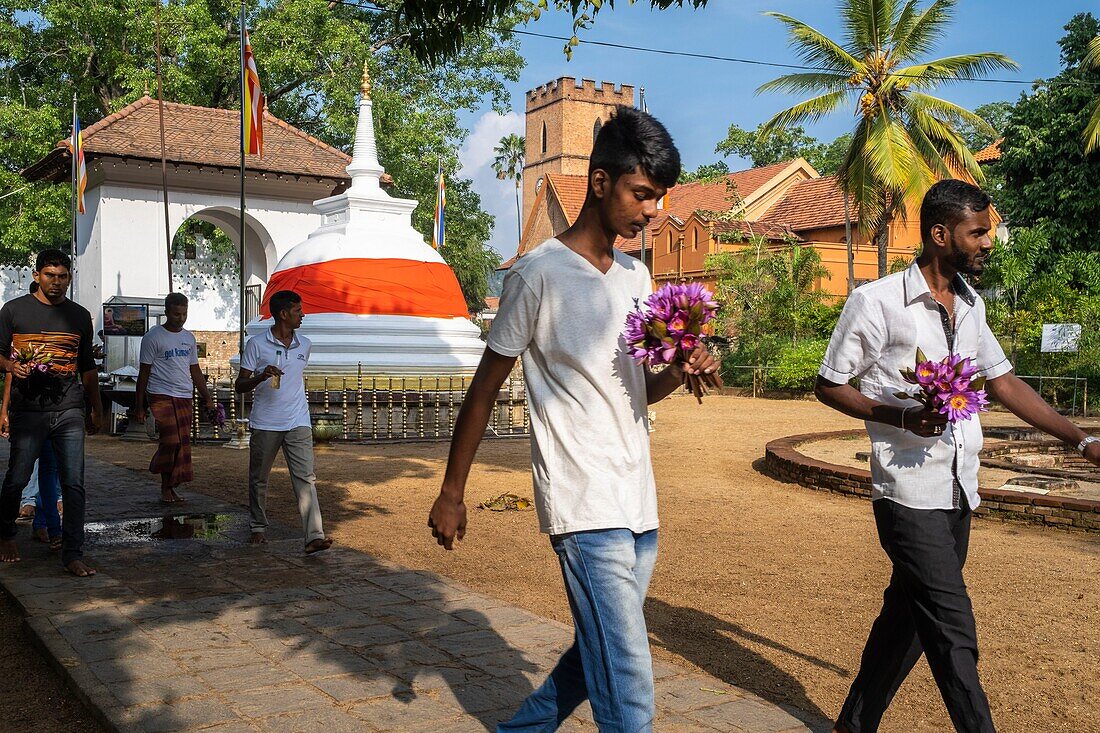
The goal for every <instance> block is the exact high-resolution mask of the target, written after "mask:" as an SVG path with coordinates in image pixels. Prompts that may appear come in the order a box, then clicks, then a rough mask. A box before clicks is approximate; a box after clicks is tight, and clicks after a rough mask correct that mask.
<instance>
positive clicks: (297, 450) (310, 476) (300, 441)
mask: <svg viewBox="0 0 1100 733" xmlns="http://www.w3.org/2000/svg"><path fill="white" fill-rule="evenodd" d="M280 447H281V448H282V449H283V458H285V459H286V467H287V468H288V469H289V470H290V483H291V486H293V487H294V495H295V496H296V497H297V498H298V513H299V514H301V515H302V529H303V530H304V532H305V536H306V544H307V545H308V544H309V543H310V542H312V541H313V540H318V539H324V537H325V530H324V528H323V527H322V526H321V505H320V504H319V503H318V501H317V486H316V483H317V476H316V475H315V474H314V473H313V431H312V430H310V429H309V428H307V427H300V428H294V429H293V430H258V429H256V428H253V429H252V438H251V439H250V441H249V448H248V509H249V512H250V513H251V514H252V521H251V524H250V526H251V528H252V531H253V532H263V531H264V530H266V529H267V512H266V510H265V506H266V504H267V479H268V476H270V475H271V465H272V464H273V463H275V456H276V454H278V452H279V448H280Z"/></svg>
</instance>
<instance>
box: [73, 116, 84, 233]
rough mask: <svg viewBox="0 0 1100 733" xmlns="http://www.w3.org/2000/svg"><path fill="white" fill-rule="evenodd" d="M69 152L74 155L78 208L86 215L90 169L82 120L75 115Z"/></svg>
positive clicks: (74, 182)
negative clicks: (86, 196) (85, 200)
mask: <svg viewBox="0 0 1100 733" xmlns="http://www.w3.org/2000/svg"><path fill="white" fill-rule="evenodd" d="M69 150H71V151H72V154H73V178H74V180H73V185H74V186H76V206H77V210H78V211H80V213H81V214H83V213H84V189H86V188H87V187H88V167H87V165H85V162H84V133H83V131H82V130H81V129H80V118H79V117H77V116H76V114H75V113H74V114H73V137H72V139H71V140H69Z"/></svg>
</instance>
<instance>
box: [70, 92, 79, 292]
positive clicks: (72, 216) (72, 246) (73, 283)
mask: <svg viewBox="0 0 1100 733" xmlns="http://www.w3.org/2000/svg"><path fill="white" fill-rule="evenodd" d="M76 125H77V121H76V92H73V124H72V127H71V128H70V129H71V132H70V134H71V135H72V137H71V138H70V140H69V152H70V153H71V155H70V156H69V157H71V158H72V166H71V168H72V171H70V178H71V179H72V184H73V185H72V196H70V201H69V208H70V209H71V211H70V216H69V218H70V220H71V223H72V241H70V242H69V248H70V250H71V254H72V268H71V269H70V271H71V272H72V275H73V276H72V278H71V279H70V280H69V297H70V299H72V300H76V297H75V296H76V200H77V190H76V187H77V180H76V151H77V143H78V140H77V131H76Z"/></svg>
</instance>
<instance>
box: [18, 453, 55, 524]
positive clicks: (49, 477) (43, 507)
mask: <svg viewBox="0 0 1100 733" xmlns="http://www.w3.org/2000/svg"><path fill="white" fill-rule="evenodd" d="M34 465H35V471H37V473H38V491H37V492H36V493H35V509H34V524H33V525H32V527H33V528H34V529H44V530H46V533H47V534H48V535H49V536H50V537H51V538H53V537H60V536H61V515H60V514H58V513H57V500H58V498H60V496H61V473H60V471H58V466H57V458H56V457H55V456H54V453H53V446H51V445H50V443H49V441H47V442H45V443H43V444H42V454H41V455H40V456H39V457H38V463H36V464H34ZM23 495H24V497H25V496H26V492H25V491H24V492H23Z"/></svg>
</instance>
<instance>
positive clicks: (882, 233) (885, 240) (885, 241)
mask: <svg viewBox="0 0 1100 733" xmlns="http://www.w3.org/2000/svg"><path fill="white" fill-rule="evenodd" d="M888 222H889V220H887V221H884V222H882V224H880V225H879V228H878V230H877V231H876V232H875V246H876V247H877V248H878V276H879V277H880V278H882V277H886V274H887V270H888V269H889V266H890V263H889V262H887V261H886V258H887V255H888V252H887V250H888V249H889V247H890V225H889V223H888Z"/></svg>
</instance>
